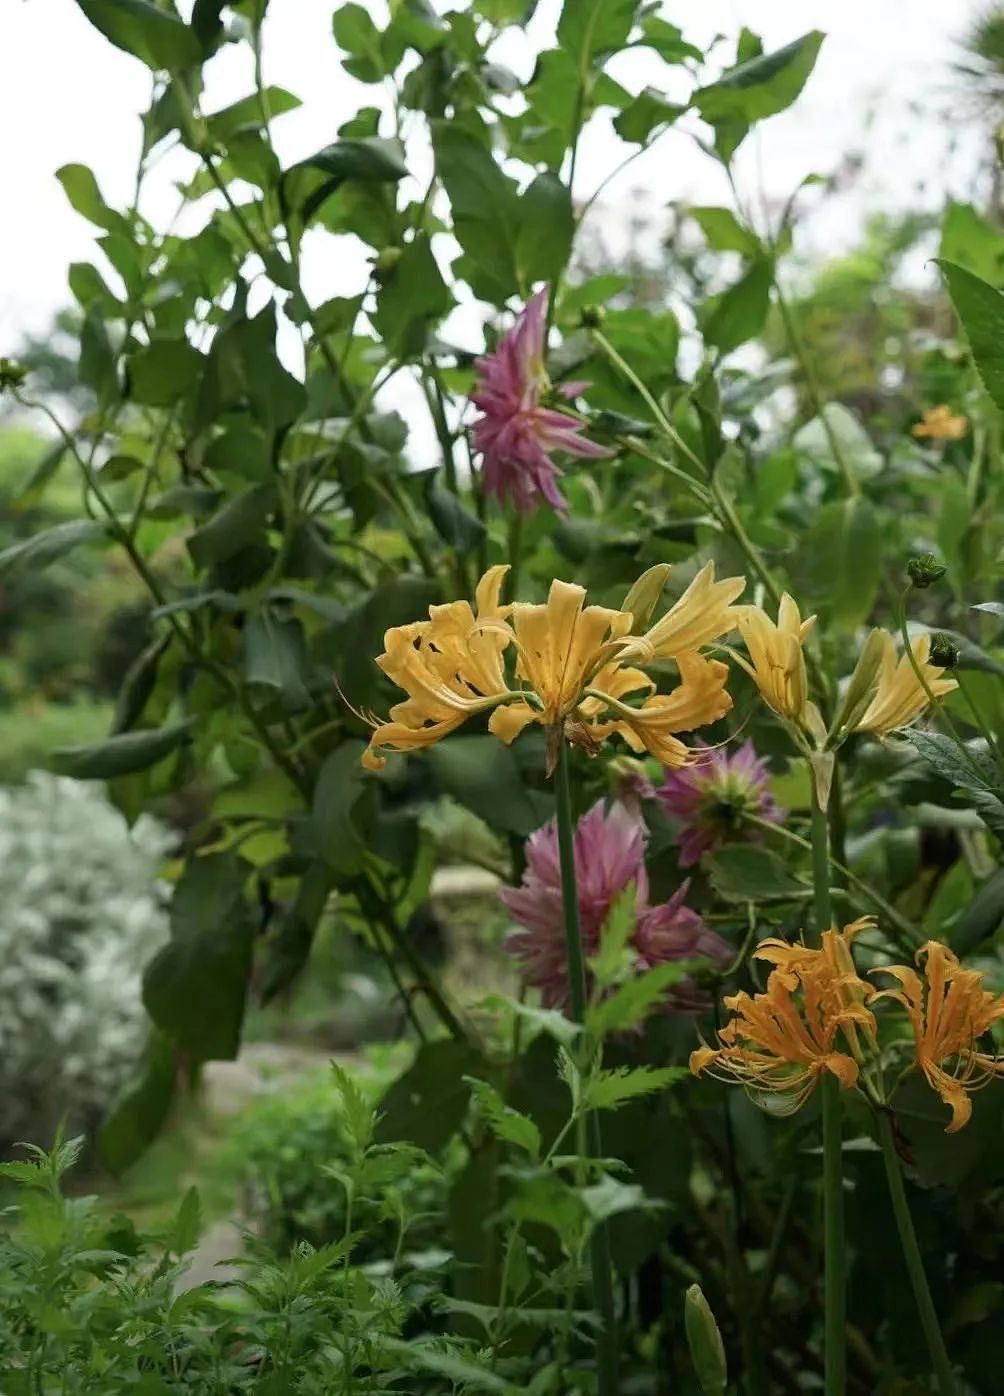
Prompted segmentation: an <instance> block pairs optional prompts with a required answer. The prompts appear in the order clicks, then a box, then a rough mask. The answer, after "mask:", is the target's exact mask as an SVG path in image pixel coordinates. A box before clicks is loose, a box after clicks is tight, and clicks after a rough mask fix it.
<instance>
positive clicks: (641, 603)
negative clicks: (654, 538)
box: [621, 562, 673, 635]
mask: <svg viewBox="0 0 1004 1396" xmlns="http://www.w3.org/2000/svg"><path fill="white" fill-rule="evenodd" d="M672 570H673V569H672V567H671V566H670V565H669V563H668V562H657V563H656V564H655V566H654V567H650V568H649V569H648V571H647V572H643V573H642V574H641V576H640V577H639V578H638V580H637V581H636V582H635V584H634V586H633V587H632V588H631V590H630V591H629V592H628V594H627V596H625V598H624V601H623V604H622V606H621V610H622V611H630V612H631V617H632V619H631V634H632V635H639V634H640V633H641V632H642V631H643V630H644V629H645V626H646V625H647V624H648V621H649V617H650V616H651V614H652V612H653V611H654V610H655V608H656V606H657V605H658V604H659V597H660V596H661V595H662V589H663V587H664V586H665V585H666V578H667V577H668V576H669V574H670V572H672Z"/></svg>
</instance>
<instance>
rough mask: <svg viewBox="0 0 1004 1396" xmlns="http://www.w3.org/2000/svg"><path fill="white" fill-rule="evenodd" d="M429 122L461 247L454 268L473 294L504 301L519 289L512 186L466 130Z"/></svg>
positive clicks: (515, 200)
mask: <svg viewBox="0 0 1004 1396" xmlns="http://www.w3.org/2000/svg"><path fill="white" fill-rule="evenodd" d="M431 125H432V142H433V149H434V151H435V156H436V170H437V172H438V174H439V177H440V179H441V180H442V182H443V187H444V188H445V190H446V192H447V195H448V196H449V200H450V205H451V208H452V211H453V231H454V234H455V236H456V238H457V241H458V242H459V243H460V246H461V247H462V248H463V250H464V257H463V258H462V260H461V263H460V264H459V265H458V268H457V270H458V272H459V273H460V275H462V276H463V278H464V280H465V281H467V282H468V284H469V285H470V287H471V289H472V290H473V291H474V293H475V295H477V296H481V297H482V298H483V299H485V300H490V301H494V302H495V303H496V304H497V305H504V304H505V302H506V301H507V300H508V298H509V297H510V296H511V295H513V294H514V293H515V292H516V291H518V290H520V289H521V287H520V279H519V272H518V270H517V261H516V247H517V242H518V237H519V225H520V209H519V198H518V194H517V190H516V185H515V184H514V183H513V181H512V180H511V179H509V178H508V177H507V176H506V175H505V174H503V172H502V170H501V169H500V168H499V166H498V165H497V164H496V163H495V161H494V160H493V159H492V156H491V154H490V153H489V151H488V150H487V149H486V148H485V146H483V145H482V144H481V142H480V141H479V140H478V139H477V137H476V136H473V135H472V134H471V133H470V132H469V131H465V130H464V129H463V127H461V126H458V125H456V124H455V123H453V122H447V121H433V122H432V123H431ZM522 289H525V288H522Z"/></svg>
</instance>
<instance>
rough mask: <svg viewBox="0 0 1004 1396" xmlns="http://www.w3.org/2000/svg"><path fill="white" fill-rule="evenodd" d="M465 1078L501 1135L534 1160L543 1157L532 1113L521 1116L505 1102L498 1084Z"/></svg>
mask: <svg viewBox="0 0 1004 1396" xmlns="http://www.w3.org/2000/svg"><path fill="white" fill-rule="evenodd" d="M464 1080H465V1081H466V1083H467V1085H468V1086H470V1088H471V1094H472V1095H473V1096H474V1099H475V1100H476V1101H477V1103H478V1105H479V1106H480V1107H481V1111H482V1113H483V1114H484V1116H485V1118H486V1119H487V1121H488V1123H489V1124H490V1125H491V1127H492V1129H493V1130H494V1131H495V1133H496V1134H497V1135H498V1136H499V1138H500V1139H504V1140H506V1142H507V1143H509V1144H514V1145H515V1146H516V1148H517V1149H522V1150H523V1151H524V1153H527V1154H529V1155H530V1157H531V1158H532V1159H538V1158H540V1130H539V1129H538V1128H537V1126H536V1125H535V1124H534V1122H533V1120H531V1119H530V1117H529V1115H522V1114H520V1112H519V1111H518V1110H514V1109H513V1108H512V1106H511V1105H506V1103H505V1101H504V1100H503V1099H502V1097H501V1096H500V1095H499V1093H498V1091H497V1090H496V1089H495V1087H494V1086H490V1085H489V1084H488V1082H487V1081H479V1080H478V1079H477V1077H475V1076H465V1077H464Z"/></svg>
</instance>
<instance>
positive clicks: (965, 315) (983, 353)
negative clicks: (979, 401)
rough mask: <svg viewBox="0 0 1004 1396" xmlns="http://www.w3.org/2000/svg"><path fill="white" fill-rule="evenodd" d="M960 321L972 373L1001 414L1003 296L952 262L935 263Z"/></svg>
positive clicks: (1003, 404) (1003, 390)
mask: <svg viewBox="0 0 1004 1396" xmlns="http://www.w3.org/2000/svg"><path fill="white" fill-rule="evenodd" d="M938 266H939V267H940V268H941V270H942V273H943V275H944V277H945V281H946V282H947V284H948V294H949V295H950V296H951V298H952V304H953V305H954V306H955V311H956V314H957V315H958V317H959V319H960V320H961V321H962V328H963V329H964V330H965V332H966V338H967V340H968V341H969V348H970V349H971V350H972V355H973V362H974V363H975V365H976V371H977V373H978V374H979V375H980V378H981V379H982V381H983V386H984V387H985V388H986V390H987V392H988V393H989V394H990V397H991V399H992V401H993V402H994V404H995V406H997V407H998V408H1000V409H1001V410H1002V411H1004V293H1002V292H1001V291H998V290H996V289H995V288H994V287H993V286H990V285H988V284H987V282H985V281H984V280H983V279H982V278H981V277H979V276H974V274H973V273H972V272H971V271H966V269H965V267H960V266H958V265H957V264H956V263H954V262H948V261H944V260H939V261H938Z"/></svg>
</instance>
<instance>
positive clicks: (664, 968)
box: [586, 963, 687, 1038]
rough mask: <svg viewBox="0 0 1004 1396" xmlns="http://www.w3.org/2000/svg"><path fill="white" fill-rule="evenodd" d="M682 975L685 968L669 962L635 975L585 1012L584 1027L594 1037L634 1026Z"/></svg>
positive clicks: (683, 975) (624, 1030)
mask: <svg viewBox="0 0 1004 1396" xmlns="http://www.w3.org/2000/svg"><path fill="white" fill-rule="evenodd" d="M686 975H687V966H686V965H684V964H672V963H668V964H662V965H655V966H654V968H652V969H649V970H643V971H641V972H639V973H638V974H636V975H635V976H634V977H633V978H631V979H628V981H627V982H626V983H625V984H621V985H620V986H619V987H618V988H617V989H615V990H614V991H613V993H611V994H609V995H607V997H606V998H603V999H601V1000H600V1001H599V1003H596V1004H594V1005H593V1006H592V1007H591V1008H590V1009H589V1010H588V1012H587V1013H586V1027H587V1028H588V1030H589V1031H590V1033H592V1035H593V1036H594V1037H596V1038H604V1037H606V1036H608V1035H609V1034H610V1033H612V1032H626V1031H628V1030H629V1029H630V1028H633V1027H636V1026H637V1025H638V1024H639V1023H640V1022H642V1020H643V1019H645V1018H646V1017H647V1016H648V1014H649V1013H650V1012H651V1011H652V1010H653V1009H654V1008H655V1007H656V1006H657V1005H658V1004H659V1003H660V1002H661V1001H662V1000H664V999H665V997H666V991H667V989H669V988H671V987H672V986H673V985H674V984H679V982H680V980H681V979H685V978H686Z"/></svg>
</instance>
